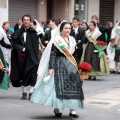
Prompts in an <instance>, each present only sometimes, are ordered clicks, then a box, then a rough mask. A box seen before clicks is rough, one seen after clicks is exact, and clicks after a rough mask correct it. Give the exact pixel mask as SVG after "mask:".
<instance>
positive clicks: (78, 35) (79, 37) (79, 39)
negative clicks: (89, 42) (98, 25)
mask: <svg viewBox="0 0 120 120" xmlns="http://www.w3.org/2000/svg"><path fill="white" fill-rule="evenodd" d="M70 35H71V36H73V37H74V38H75V40H76V43H77V46H76V49H77V50H76V52H77V58H78V60H77V63H78V64H79V62H80V60H81V56H82V52H83V43H84V39H85V30H84V29H82V28H81V27H80V26H79V18H77V17H74V18H73V19H72V28H71V33H70Z"/></svg>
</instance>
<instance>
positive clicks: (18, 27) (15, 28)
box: [14, 19, 22, 31]
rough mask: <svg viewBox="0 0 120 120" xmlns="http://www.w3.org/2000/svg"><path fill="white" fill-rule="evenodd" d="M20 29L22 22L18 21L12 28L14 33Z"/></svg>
mask: <svg viewBox="0 0 120 120" xmlns="http://www.w3.org/2000/svg"><path fill="white" fill-rule="evenodd" d="M21 27H22V20H21V19H18V21H17V24H16V25H15V26H14V31H16V30H18V29H20V28H21Z"/></svg>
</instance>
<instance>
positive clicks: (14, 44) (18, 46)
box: [12, 39, 24, 52]
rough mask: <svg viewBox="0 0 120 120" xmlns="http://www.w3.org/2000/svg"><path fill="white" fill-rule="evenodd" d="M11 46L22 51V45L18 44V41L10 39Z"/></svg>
mask: <svg viewBox="0 0 120 120" xmlns="http://www.w3.org/2000/svg"><path fill="white" fill-rule="evenodd" d="M12 46H13V48H14V49H15V50H17V51H19V52H22V51H23V48H24V46H23V45H20V44H19V41H17V40H14V39H12Z"/></svg>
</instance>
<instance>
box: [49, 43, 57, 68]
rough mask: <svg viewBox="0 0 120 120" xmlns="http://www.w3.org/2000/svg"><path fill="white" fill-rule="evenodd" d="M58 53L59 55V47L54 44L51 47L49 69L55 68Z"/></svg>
mask: <svg viewBox="0 0 120 120" xmlns="http://www.w3.org/2000/svg"><path fill="white" fill-rule="evenodd" d="M56 55H57V48H56V47H55V46H54V44H53V45H52V49H51V54H50V61H49V69H54V67H55V61H56Z"/></svg>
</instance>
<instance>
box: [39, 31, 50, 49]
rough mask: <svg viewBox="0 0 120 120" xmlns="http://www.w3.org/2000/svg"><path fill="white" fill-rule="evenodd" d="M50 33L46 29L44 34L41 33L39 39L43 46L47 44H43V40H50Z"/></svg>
mask: <svg viewBox="0 0 120 120" xmlns="http://www.w3.org/2000/svg"><path fill="white" fill-rule="evenodd" d="M50 35H51V32H50V31H46V32H45V34H44V35H43V37H42V39H41V42H42V44H43V45H44V46H45V47H46V46H47V44H45V41H50V39H51V36H50Z"/></svg>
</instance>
